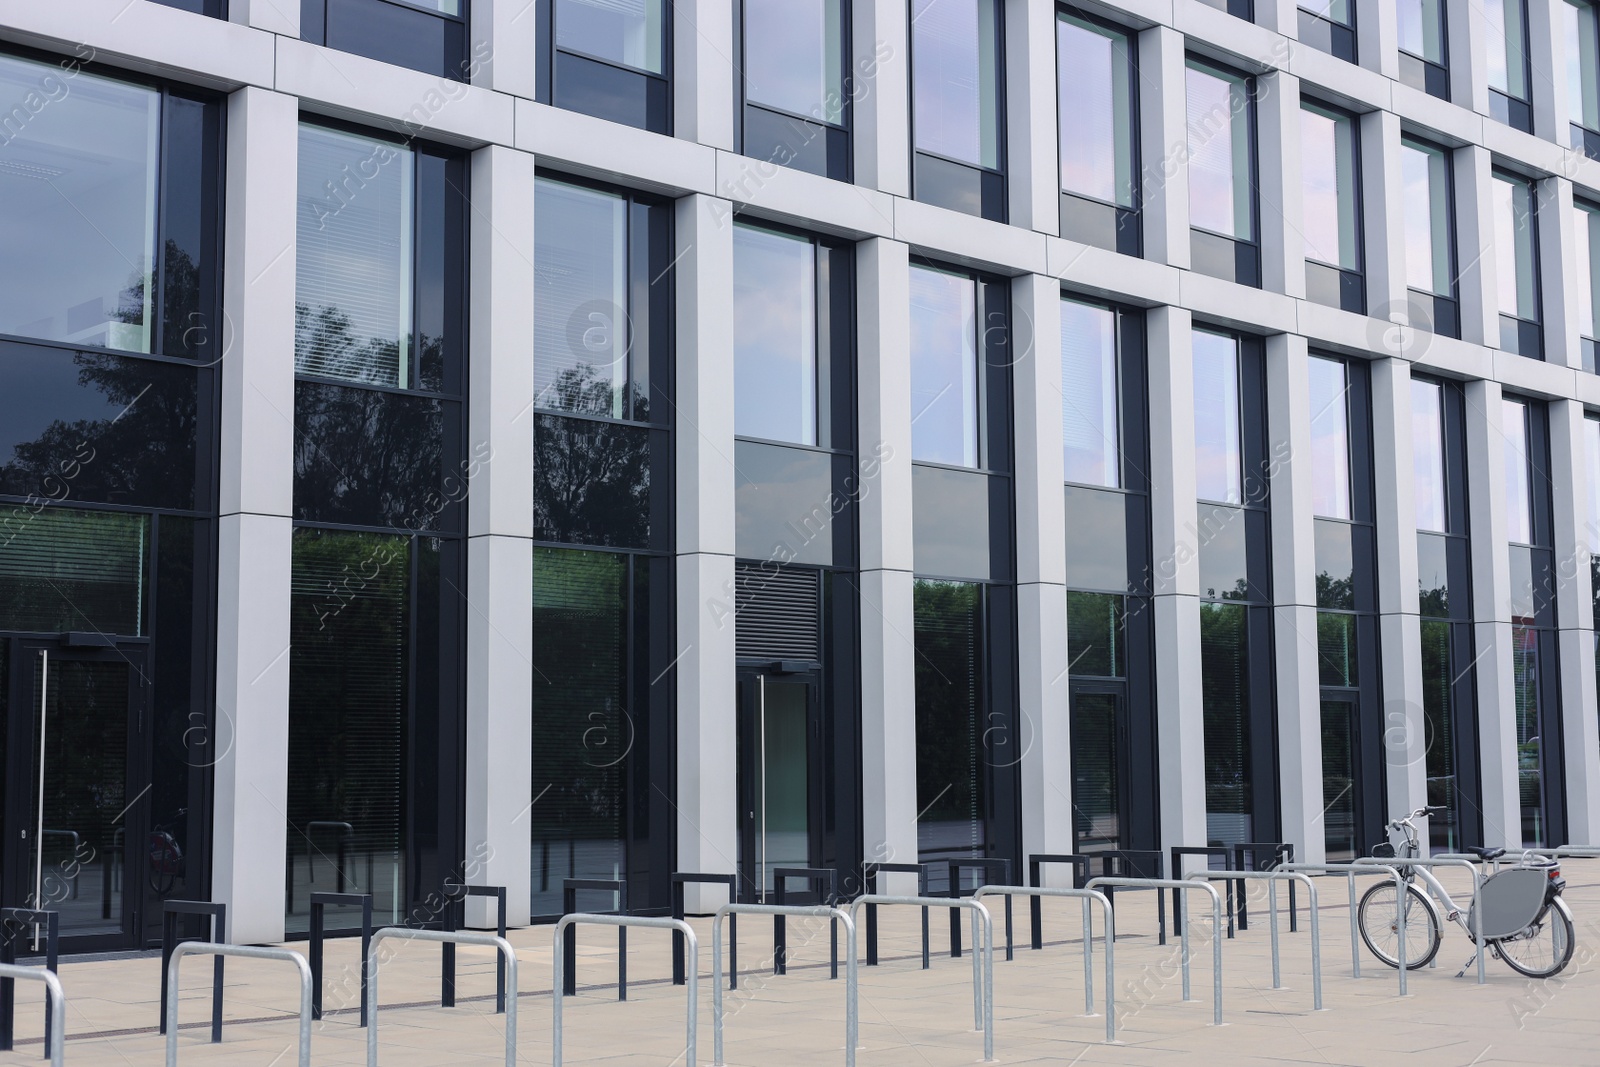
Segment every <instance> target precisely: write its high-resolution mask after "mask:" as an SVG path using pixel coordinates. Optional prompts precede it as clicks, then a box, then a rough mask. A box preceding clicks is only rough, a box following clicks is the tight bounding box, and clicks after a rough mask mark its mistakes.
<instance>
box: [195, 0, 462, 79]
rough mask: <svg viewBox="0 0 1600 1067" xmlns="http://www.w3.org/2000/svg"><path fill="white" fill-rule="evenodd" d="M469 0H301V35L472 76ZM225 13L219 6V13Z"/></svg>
mask: <svg viewBox="0 0 1600 1067" xmlns="http://www.w3.org/2000/svg"><path fill="white" fill-rule="evenodd" d="M466 7H467V0H300V38H301V40H304V41H309V42H311V43H312V44H320V45H326V46H328V47H329V48H334V49H338V50H339V51H341V52H351V53H354V54H355V55H358V56H366V57H367V58H368V59H376V60H378V61H379V62H382V63H393V64H395V65H396V66H401V67H409V68H410V69H412V70H417V71H421V72H423V73H424V74H432V75H435V76H437V77H441V78H447V79H449V80H452V81H458V82H466V81H470V80H472V79H471V75H472V71H473V69H474V65H475V63H477V62H481V60H482V59H483V58H484V56H483V54H481V53H480V52H479V51H478V50H477V49H474V50H473V51H472V52H471V54H470V55H469V52H468V39H467V14H468V12H467V10H466ZM222 14H223V13H222V12H220V11H219V12H218V15H219V16H221V15H222Z"/></svg>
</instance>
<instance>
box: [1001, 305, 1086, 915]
mask: <svg viewBox="0 0 1600 1067" xmlns="http://www.w3.org/2000/svg"><path fill="white" fill-rule="evenodd" d="M1011 306H1012V322H1013V324H1014V329H1013V335H1012V336H1013V340H1014V343H1015V345H1016V351H1017V353H1018V357H1017V361H1016V363H1015V364H1014V366H1013V367H1012V372H1011V373H1012V389H1013V393H1014V396H1015V409H1016V439H1017V447H1016V456H1017V470H1016V485H1017V615H1018V617H1017V638H1018V641H1017V654H1018V663H1019V667H1020V671H1021V674H1020V677H1021V687H1020V689H1019V691H1018V695H1019V698H1020V704H1021V708H1022V729H1021V737H1022V741H1023V745H1024V746H1025V748H1024V751H1023V756H1022V851H1023V854H1024V856H1025V857H1026V855H1027V854H1029V853H1034V852H1052V853H1063V852H1071V851H1072V850H1073V849H1072V836H1073V834H1072V746H1071V742H1070V736H1071V720H1070V718H1069V715H1068V707H1067V690H1068V683H1067V671H1066V662H1067V658H1066V652H1067V597H1066V580H1067V561H1066V528H1067V516H1066V500H1065V495H1064V493H1063V491H1062V484H1063V481H1064V479H1065V464H1064V461H1063V458H1062V426H1061V418H1062V415H1061V405H1062V385H1061V286H1060V284H1059V283H1058V282H1057V281H1056V279H1054V278H1050V277H1045V276H1042V275H1037V274H1031V275H1024V276H1022V277H1020V278H1016V279H1013V280H1012V282H1011ZM1060 884H1063V885H1067V884H1070V882H1065V881H1064V882H1062V883H1060Z"/></svg>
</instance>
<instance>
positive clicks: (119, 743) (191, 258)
mask: <svg viewBox="0 0 1600 1067" xmlns="http://www.w3.org/2000/svg"><path fill="white" fill-rule="evenodd" d="M83 52H84V50H80V52H79V54H80V55H81V54H83ZM0 92H3V93H5V95H6V99H7V100H8V101H9V103H8V105H7V106H8V107H10V108H11V110H10V111H8V112H6V114H5V116H4V122H3V123H0V230H3V231H4V232H5V234H6V235H7V238H8V240H7V247H8V249H9V250H10V251H11V255H10V256H9V257H8V258H7V259H6V261H5V263H4V265H3V266H0V277H3V280H4V283H5V284H4V285H0V380H4V382H5V383H6V387H5V389H4V391H3V395H0V427H4V430H5V433H4V436H3V438H0V686H4V687H5V688H6V692H5V694H4V695H3V696H0V709H4V708H7V706H8V705H9V709H11V710H20V709H24V708H26V709H27V713H26V714H21V715H12V716H11V717H10V718H8V719H6V720H4V721H3V723H0V725H3V729H0V735H5V736H4V737H0V776H3V777H4V780H5V781H6V782H7V783H8V784H9V786H10V793H11V795H10V797H9V798H6V800H5V801H4V802H3V803H0V815H3V816H4V819H5V831H6V832H5V835H4V840H5V845H4V847H3V848H0V867H3V870H0V882H3V885H4V895H5V896H6V899H7V900H8V902H9V903H11V904H13V905H16V906H34V907H39V908H45V909H50V910H54V911H56V912H58V913H59V915H60V923H61V937H62V942H61V944H62V948H63V950H64V951H67V952H81V951H112V950H126V949H141V948H144V947H146V946H147V945H149V944H151V943H152V942H153V941H155V940H156V939H158V938H159V936H160V916H161V911H162V902H163V901H164V900H167V899H170V898H185V899H208V896H209V894H210V892H211V870H210V853H211V847H210V846H211V812H212V799H211V798H212V789H211V782H210V775H209V773H208V771H207V770H206V768H208V767H209V766H210V765H211V764H212V763H214V762H216V760H217V759H218V758H219V755H220V753H219V751H218V748H217V746H218V723H217V713H216V710H215V695H214V694H215V682H214V672H215V667H214V664H215V656H216V639H215V623H214V617H213V611H214V603H215V598H216V595H217V594H216V566H217V564H216V554H217V528H216V527H217V494H218V485H217V480H216V464H215V455H216V453H217V449H218V447H219V436H220V434H219V425H218V407H219V399H220V378H221V376H220V372H219V369H218V366H217V359H218V357H219V355H220V353H221V351H222V338H221V335H222V333H223V330H221V329H219V327H218V324H219V323H220V322H222V315H221V306H220V305H221V299H220V292H221V286H220V280H221V279H220V264H221V248H220V242H219V237H218V235H219V232H220V227H221V216H222V202H221V197H222V182H221V174H222V162H223V139H222V119H223V113H224V111H225V109H226V104H225V102H224V101H222V100H221V99H220V98H217V97H213V96H211V95H210V94H207V93H201V92H198V91H194V90H191V89H187V88H183V87H180V86H170V85H166V84H162V83H158V82H154V81H150V80H140V81H132V80H130V81H123V80H120V79H118V78H116V77H113V76H110V75H109V73H102V72H100V71H98V70H95V71H91V70H87V69H85V65H84V64H83V63H82V62H80V61H79V60H77V59H60V60H55V61H43V60H40V61H36V60H33V59H24V58H18V57H13V56H9V55H0ZM41 826H42V827H43V828H44V830H45V833H44V834H43V835H40V834H38V833H36V832H35V831H36V830H37V829H38V828H39V827H41ZM132 842H139V845H138V846H137V847H135V846H133V845H132ZM146 845H148V847H145V846H146Z"/></svg>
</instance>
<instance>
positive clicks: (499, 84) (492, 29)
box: [280, 0, 539, 100]
mask: <svg viewBox="0 0 1600 1067" xmlns="http://www.w3.org/2000/svg"><path fill="white" fill-rule="evenodd" d="M280 3H281V0H280ZM285 6H288V5H285ZM468 28H469V31H470V32H471V34H472V46H471V55H470V56H469V58H468V70H467V74H468V76H469V77H468V80H470V81H471V82H472V84H473V85H476V86H479V87H481V88H484V89H495V90H498V91H500V92H502V93H511V94H512V95H514V96H523V97H527V98H528V99H529V100H532V99H533V97H534V93H535V89H536V87H537V86H538V80H537V77H536V70H537V66H538V63H539V42H538V28H539V20H538V18H537V17H535V14H534V0H472V18H471V19H470V20H469V23H468Z"/></svg>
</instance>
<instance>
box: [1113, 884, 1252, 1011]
mask: <svg viewBox="0 0 1600 1067" xmlns="http://www.w3.org/2000/svg"><path fill="white" fill-rule="evenodd" d="M1099 885H1109V886H1121V887H1123V888H1126V889H1177V890H1180V892H1178V893H1174V894H1173V896H1175V897H1177V898H1178V899H1177V904H1178V909H1179V910H1178V915H1179V917H1180V918H1181V919H1182V926H1181V927H1180V929H1181V931H1182V932H1181V933H1180V934H1179V935H1178V943H1179V944H1180V945H1182V946H1183V949H1182V959H1183V999H1184V1000H1193V999H1194V998H1193V997H1192V996H1190V994H1189V897H1188V895H1187V893H1185V892H1182V891H1184V890H1186V891H1188V892H1193V891H1194V890H1196V889H1203V890H1205V892H1206V893H1207V894H1208V895H1209V896H1210V897H1211V922H1212V927H1211V1016H1212V1021H1213V1022H1214V1023H1215V1024H1216V1025H1217V1026H1221V1025H1222V938H1223V926H1222V897H1221V896H1219V895H1218V894H1217V890H1216V887H1215V886H1213V885H1212V884H1211V883H1210V882H1197V881H1191V880H1189V879H1186V878H1104V877H1102V878H1091V879H1089V884H1088V885H1086V886H1084V888H1085V889H1093V888H1094V887H1095V886H1099Z"/></svg>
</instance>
